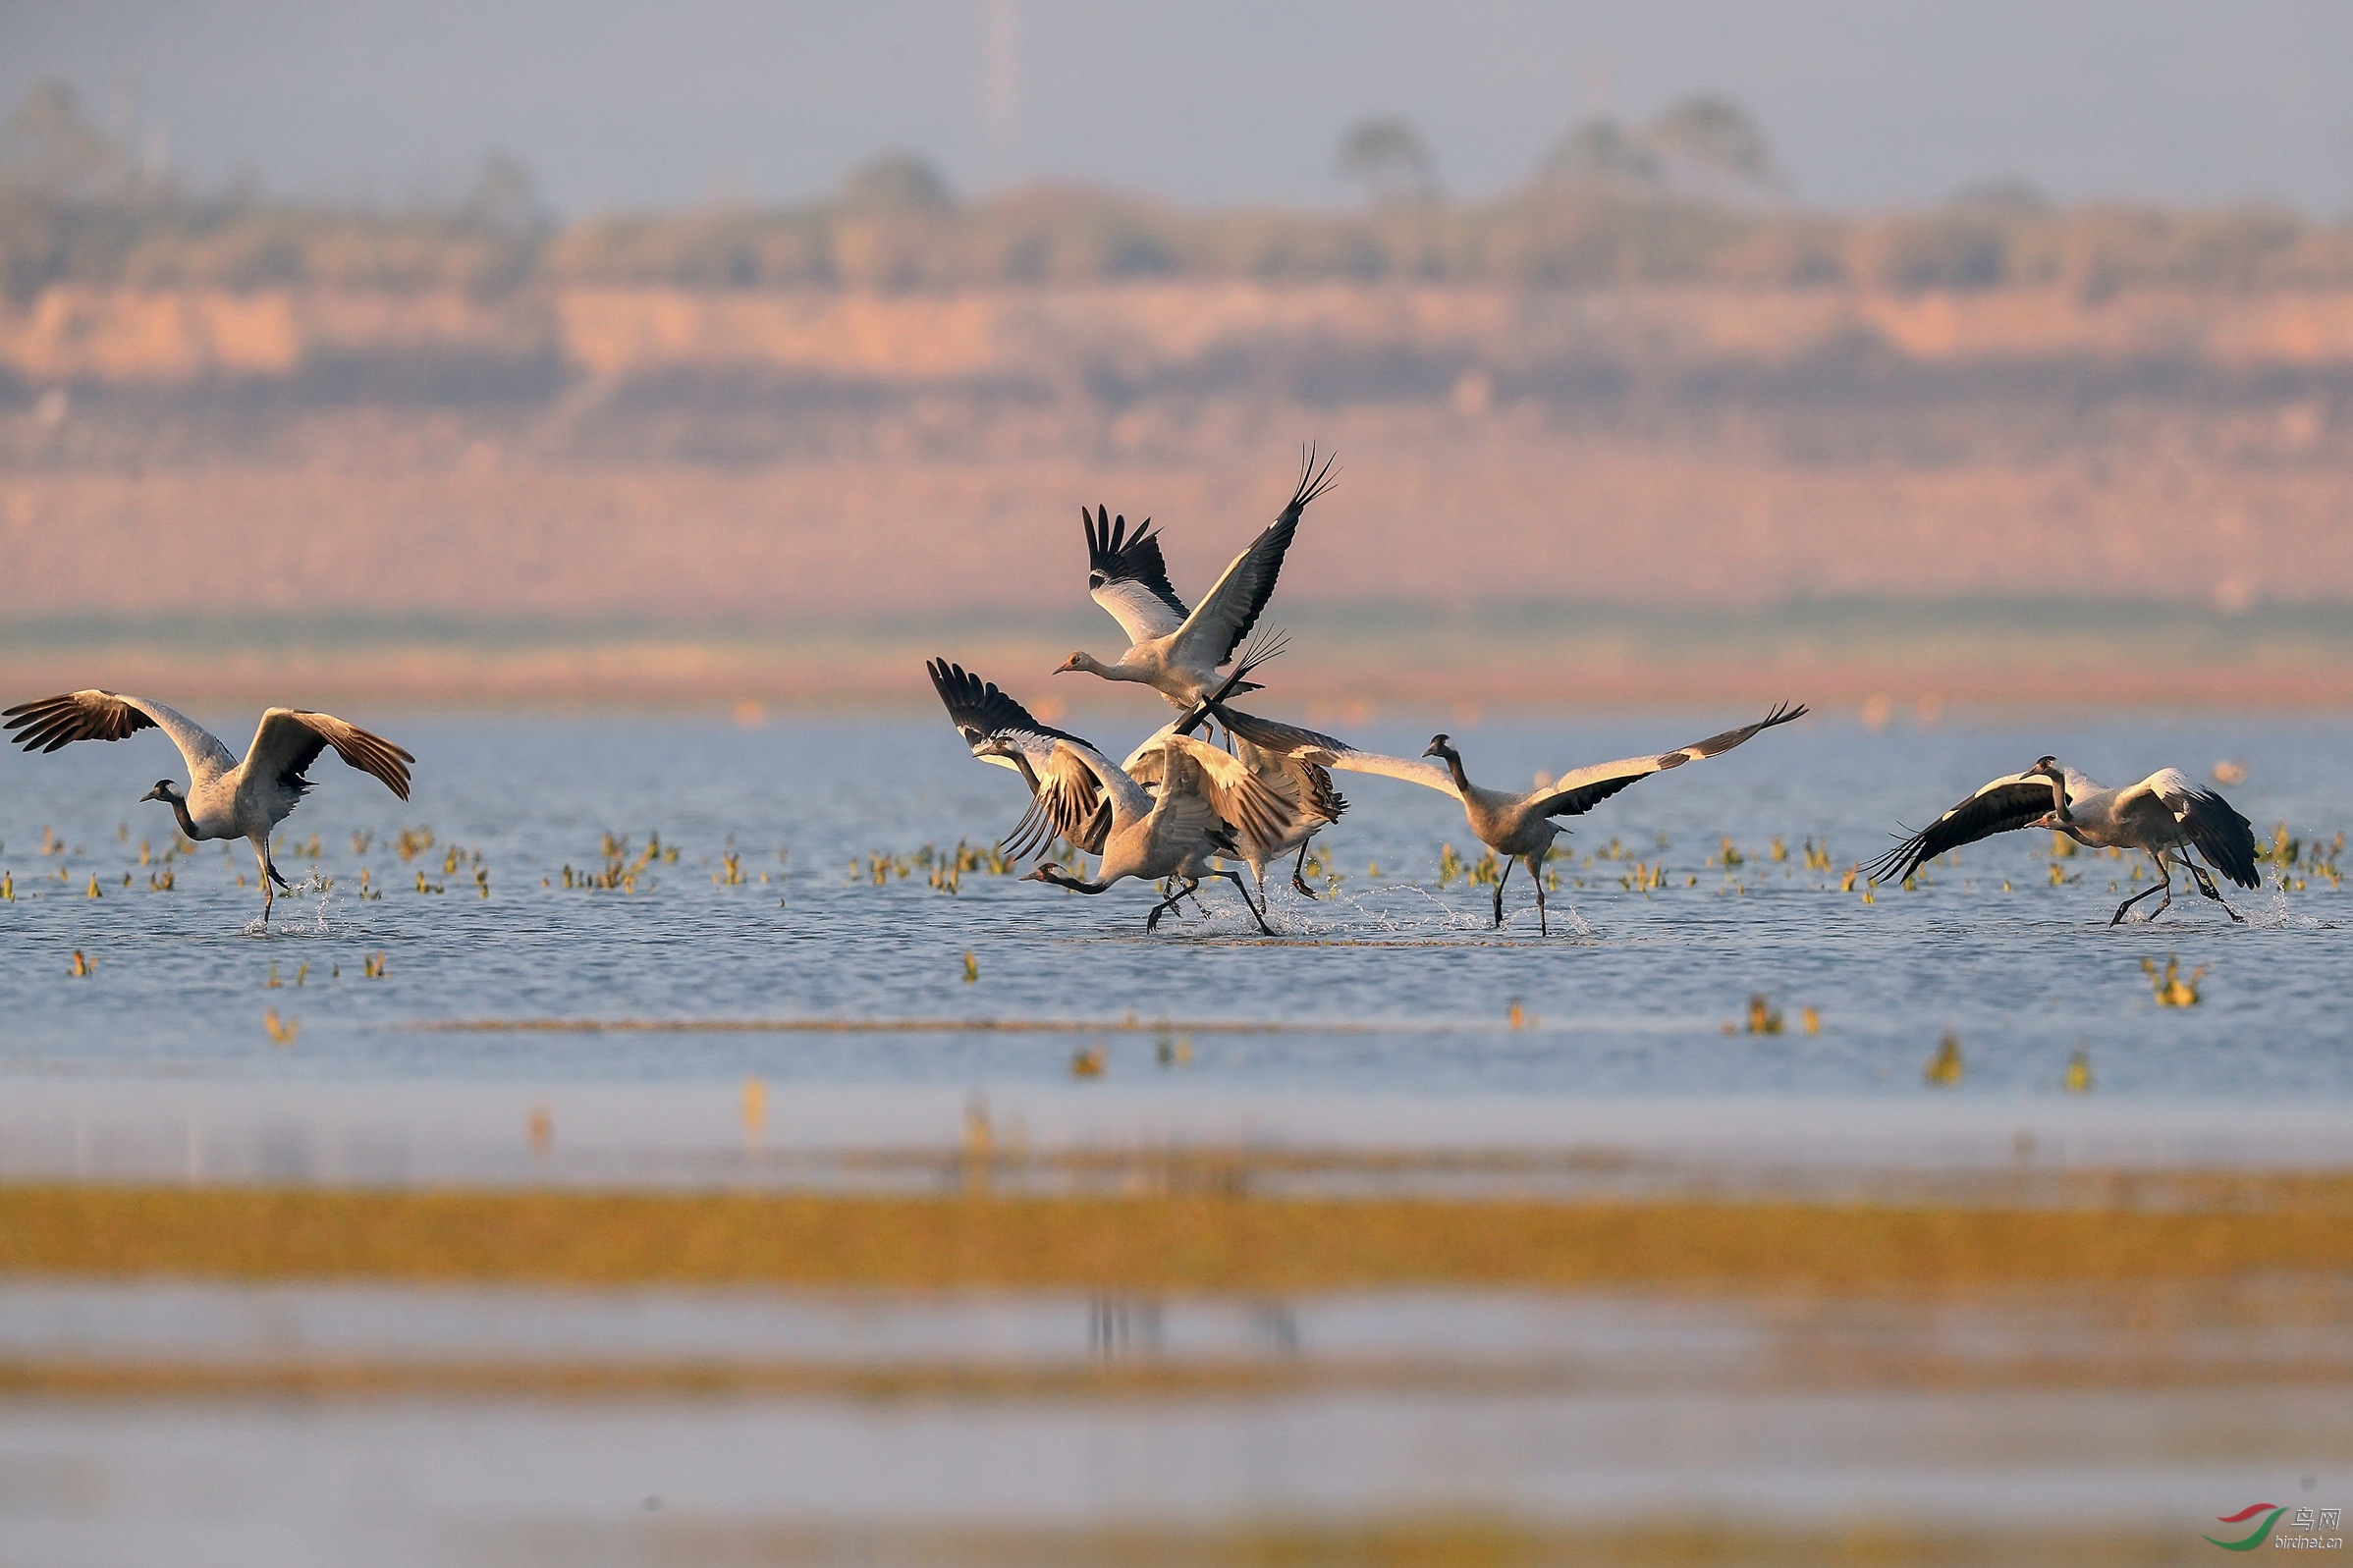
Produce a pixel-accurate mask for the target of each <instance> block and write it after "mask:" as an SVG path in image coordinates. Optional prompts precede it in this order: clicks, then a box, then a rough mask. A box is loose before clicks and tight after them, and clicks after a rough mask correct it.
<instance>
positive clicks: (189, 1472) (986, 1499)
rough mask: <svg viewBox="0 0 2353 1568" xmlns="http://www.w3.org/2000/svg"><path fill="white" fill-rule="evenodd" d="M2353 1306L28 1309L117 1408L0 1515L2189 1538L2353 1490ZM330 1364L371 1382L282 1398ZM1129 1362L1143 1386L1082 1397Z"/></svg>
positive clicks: (583, 1526) (5, 1501) (466, 1551)
mask: <svg viewBox="0 0 2353 1568" xmlns="http://www.w3.org/2000/svg"><path fill="white" fill-rule="evenodd" d="M2127 1295H2129V1296H2130V1299H2125V1298H2126V1296H2127ZM2347 1306H2348V1303H2347V1301H2346V1300H2345V1298H2344V1289H2343V1286H2342V1282H2341V1281H2339V1282H2337V1283H2335V1284H2334V1285H2325V1286H2313V1285H2302V1286H2293V1287H2289V1286H2277V1285H2272V1286H2267V1285H2264V1284H2261V1283H2246V1282H2240V1283H2219V1284H2208V1285H2204V1286H2200V1287H2195V1288H2171V1289H2165V1288H2161V1289H2157V1290H2154V1291H2147V1290H2144V1291H2137V1292H2131V1293H2119V1292H2114V1291H2106V1290H2097V1289H2094V1290H2086V1289H2080V1288H2077V1289H2054V1288H2039V1289H2012V1290H2010V1291H2008V1292H2006V1293H2003V1294H2000V1295H1997V1296H1995V1297H1992V1298H1989V1299H1986V1300H1982V1301H1978V1302H1975V1303H1952V1302H1947V1303H1943V1304H1941V1305H1936V1306H1924V1305H1923V1304H1920V1303H1913V1302H1905V1301H1899V1300H1881V1301H1845V1302H1840V1301H1824V1300H1820V1299H1811V1298H1805V1297H1799V1298H1787V1299H1783V1298H1773V1297H1767V1298H1763V1299H1758V1300H1745V1301H1726V1300H1690V1299H1677V1298H1648V1297H1641V1296H1621V1295H1611V1294H1597V1295H1588V1296H1547V1295H1544V1294H1541V1293H1513V1292H1502V1293H1481V1292H1458V1291H1410V1292H1372V1293H1355V1294H1341V1295H1337V1296H1312V1295H1311V1296H1306V1297H1300V1298H1293V1299H1288V1300H1284V1301H1276V1302H1269V1301H1257V1302H1251V1301H1231V1300H1220V1299H1215V1298H1211V1299H1195V1298H1154V1297H1105V1296H1097V1297H1093V1298H1080V1297H1074V1296H1061V1295H1050V1296H1042V1297H1025V1296H1012V1297H1007V1296H980V1297H945V1298H930V1297H905V1296H874V1295H863V1296H857V1295H853V1296H823V1295H807V1294H794V1293H782V1294H778V1293H762V1292H716V1293H696V1292H680V1291H641V1292H583V1293H563V1292H553V1291H533V1290H509V1289H475V1288H467V1289H456V1290H452V1289H431V1288H428V1289H418V1288H413V1287H385V1286H288V1285H271V1286H257V1287H255V1286H218V1285H211V1286H206V1285H174V1286H167V1287H138V1286H103V1285H87V1284H48V1285H33V1284H25V1283H20V1284H17V1285H12V1286H10V1287H7V1288H6V1289H0V1358H5V1361H6V1363H7V1364H8V1365H10V1366H11V1367H13V1368H16V1369H19V1370H18V1372H17V1374H16V1376H17V1377H19V1378H20V1379H26V1380H28V1381H30V1382H31V1383H32V1384H33V1385H34V1386H39V1385H40V1379H42V1378H43V1377H44V1376H47V1377H51V1378H60V1377H62V1378H67V1379H71V1378H73V1377H76V1376H81V1377H84V1378H86V1377H87V1376H88V1373H87V1371H86V1369H89V1368H93V1367H96V1368H106V1367H113V1368H115V1369H117V1370H118V1371H120V1372H122V1373H123V1374H124V1375H125V1377H126V1379H127V1380H126V1381H124V1382H122V1383H121V1384H120V1385H119V1392H118V1394H117V1396H116V1397H114V1398H112V1399H109V1400H106V1401H102V1402H88V1401H83V1402H71V1401H64V1402H61V1401H57V1400H54V1399H42V1400H36V1401H30V1402H26V1401H20V1402H18V1403H17V1404H16V1405H15V1406H14V1407H13V1408H12V1409H11V1412H10V1419H9V1420H8V1421H7V1422H5V1423H0V1510H4V1511H5V1518H6V1519H7V1522H8V1525H9V1533H10V1539H11V1541H12V1543H13V1546H14V1548H15V1549H16V1550H17V1551H18V1552H19V1553H20V1554H21V1560H27V1561H81V1560H96V1559H110V1560H111V1559H121V1560H159V1558H158V1554H159V1553H161V1554H163V1555H166V1556H169V1557H171V1558H172V1559H173V1560H224V1561H226V1560H237V1561H241V1562H245V1563H248V1564H255V1565H265V1564H276V1563H312V1562H320V1561H371V1562H373V1561H382V1562H411V1561H415V1562H422V1561H460V1562H520V1561H534V1560H546V1559H547V1558H548V1557H551V1556H552V1557H555V1558H558V1559H560V1560H581V1558H582V1553H581V1551H580V1550H579V1548H578V1547H577V1546H576V1545H575V1546H572V1547H564V1546H561V1545H559V1544H558V1543H560V1542H563V1541H569V1540H571V1539H572V1535H573V1533H575V1532H577V1531H582V1530H596V1529H607V1530H609V1529H611V1528H614V1527H618V1526H629V1527H631V1528H635V1527H637V1526H640V1525H644V1524H646V1523H647V1518H646V1516H647V1515H648V1514H651V1513H655V1512H659V1513H660V1514H661V1515H662V1516H663V1517H662V1521H661V1523H662V1525H663V1528H664V1529H665V1530H667V1531H669V1532H671V1533H672V1536H671V1538H670V1539H668V1540H667V1542H666V1543H664V1542H661V1541H651V1540H646V1541H637V1542H635V1549H634V1550H632V1551H631V1553H630V1554H629V1555H630V1560H649V1559H650V1560H673V1561H680V1562H700V1561H737V1560H751V1561H762V1560H800V1558H799V1557H798V1556H797V1555H796V1554H795V1552H794V1551H788V1550H786V1546H787V1545H788V1544H789V1542H780V1541H774V1540H770V1541H768V1544H767V1546H766V1548H764V1549H758V1550H755V1549H752V1544H751V1543H756V1541H760V1540H766V1539H767V1537H768V1535H769V1534H771V1533H780V1532H781V1533H785V1534H788V1535H789V1534H790V1533H791V1532H794V1531H819V1532H822V1531H841V1530H848V1531H852V1532H866V1533H869V1534H871V1533H872V1532H875V1531H883V1532H885V1533H888V1532H892V1531H926V1530H947V1531H950V1532H952V1533H954V1532H974V1531H979V1532H986V1531H988V1530H992V1529H1020V1530H1043V1531H1048V1532H1054V1531H1062V1532H1068V1531H1086V1530H1090V1529H1100V1528H1112V1527H1124V1528H1130V1529H1135V1528H1141V1529H1148V1530H1149V1529H1161V1530H1194V1531H1198V1530H1205V1529H1207V1530H1216V1529H1228V1528H1240V1527H1248V1526H1252V1525H1266V1524H1276V1525H1282V1524H1286V1523H1289V1522H1295V1521H1299V1520H1333V1519H1341V1518H1344V1519H1348V1520H1352V1521H1355V1522H1356V1523H1355V1525H1353V1526H1352V1527H1351V1528H1355V1529H1361V1528H1366V1527H1368V1526H1378V1525H1380V1524H1381V1523H1382V1522H1384V1521H1395V1520H1399V1519H1404V1520H1411V1519H1414V1518H1417V1517H1428V1516H1433V1515H1439V1516H1450V1517H1457V1518H1460V1517H1486V1518H1493V1519H1497V1520H1502V1521H1510V1522H1515V1523H1516V1524H1517V1525H1519V1526H1521V1527H1526V1528H1539V1529H1541V1528H1547V1527H1550V1526H1554V1525H1560V1524H1566V1523H1570V1522H1573V1523H1574V1524H1575V1526H1576V1527H1577V1528H1579V1529H1585V1530H1595V1529H1609V1528H1612V1527H1613V1526H1618V1525H1623V1524H1626V1523H1628V1522H1634V1523H1642V1522H1646V1521H1647V1522H1653V1523H1658V1522H1665V1523H1669V1524H1671V1523H1674V1522H1678V1521H1680V1522H1685V1523H1688V1522H1689V1521H1692V1520H1695V1519H1699V1520H1710V1521H1715V1522H1717V1523H1718V1524H1719V1525H1721V1526H1723V1527H1724V1528H1726V1529H1730V1530H1733V1531H1735V1532H1736V1531H1738V1530H1759V1529H1765V1530H1770V1529H1773V1528H1786V1527H1792V1526H1810V1527H1813V1528H1823V1527H1825V1526H1828V1527H1833V1528H1845V1527H1851V1526H1854V1525H1858V1524H1861V1525H1871V1526H1875V1527H1878V1528H1898V1529H1900V1530H1908V1531H1914V1532H1921V1531H1932V1532H1933V1531H1935V1530H1937V1529H1949V1528H1964V1529H1973V1530H1986V1529H1989V1528H1991V1529H1995V1530H1999V1531H2008V1532H2013V1533H2015V1532H2020V1531H2027V1532H2032V1531H2035V1530H2039V1529H2047V1528H2052V1527H2065V1528H2069V1529H2076V1530H2083V1529H2100V1530H2105V1531H2110V1532H2122V1533H2123V1534H2124V1535H2126V1536H2128V1537H2130V1538H2131V1539H2133V1540H2134V1541H2142V1540H2144V1539H2146V1538H2150V1537H2151V1536H2153V1535H2155V1536H2156V1537H2157V1538H2158V1539H2164V1537H2165V1532H2167V1531H2169V1530H2174V1529H2180V1528H2189V1527H2194V1526H2195V1525H2197V1524H2199V1523H2202V1522H2204V1521H2203V1519H2202V1518H2201V1515H2202V1514H2203V1515H2212V1514H2214V1513H2216V1512H2220V1511H2226V1508H2227V1506H2235V1505H2236V1501H2235V1500H2236V1499H2238V1498H2239V1497H2240V1494H2241V1493H2244V1494H2245V1496H2248V1497H2253V1496H2259V1495H2261V1496H2268V1495H2270V1494H2271V1492H2272V1491H2283V1492H2284V1491H2287V1490H2290V1489H2292V1488H2293V1487H2295V1485H2296V1483H2295V1482H2294V1480H2293V1479H2291V1478H2293V1477H2294V1476H2296V1475H2297V1474H2299V1473H2304V1472H2314V1471H2319V1472H2322V1473H2326V1475H2327V1476H2328V1477H2329V1479H2330V1482H2331V1486H2332V1487H2333V1486H2334V1485H2335V1479H2336V1478H2337V1477H2340V1476H2343V1475H2344V1474H2346V1473H2347V1470H2348V1465H2349V1463H2353V1401H2347V1400H2346V1399H2344V1398H2343V1397H2342V1392H2343V1387H2344V1384H2345V1382H2346V1380H2347V1378H2348V1375H2353V1337H2349V1330H2348V1327H2347V1325H2348V1324H2349V1323H2353V1315H2349V1314H2348V1313H2347V1312H2346V1310H2345V1309H2346V1307H2347ZM471 1366H483V1367H497V1368H500V1369H502V1370H503V1374H504V1376H505V1377H506V1379H507V1380H506V1381H505V1382H504V1383H497V1384H487V1385H483V1386H480V1387H472V1386H469V1385H468V1384H467V1383H466V1381H465V1379H466V1377H467V1374H466V1372H465V1369H466V1368H467V1367H471ZM178 1368H194V1369H198V1370H199V1373H200V1374H201V1375H202V1376H208V1377H209V1378H211V1379H212V1381H211V1382H210V1383H209V1384H208V1385H207V1386H209V1387H210V1388H211V1389H212V1390H213V1392H212V1394H211V1395H210V1396H208V1397H203V1398H195V1399H191V1398H190V1397H189V1395H188V1392H187V1390H186V1388H185V1387H184V1386H182V1385H181V1384H179V1383H175V1382H174V1381H173V1379H174V1377H175V1376H185V1375H178V1374H175V1372H174V1369H178ZM304 1368H309V1369H313V1370H314V1372H315V1373H316V1374H317V1375H318V1376H320V1377H322V1378H324V1379H326V1380H325V1381H324V1382H323V1383H321V1384H320V1385H319V1388H320V1389H324V1390H331V1389H333V1388H334V1387H336V1386H337V1382H336V1380H335V1379H337V1378H339V1377H340V1378H343V1379H351V1378H353V1377H355V1376H356V1375H357V1370H360V1369H369V1368H372V1369H374V1376H375V1378H376V1381H375V1382H374V1383H372V1384H370V1385H368V1386H370V1387H371V1388H372V1389H373V1391H372V1392H364V1393H361V1394H359V1395H357V1396H356V1397H349V1398H344V1399H332V1398H330V1399H326V1400H324V1401H322V1400H320V1399H319V1398H318V1397H317V1392H316V1391H313V1392H312V1393H310V1394H308V1395H305V1396H303V1397H301V1398H289V1397H287V1395H286V1393H285V1391H284V1390H285V1388H286V1386H287V1384H286V1383H285V1381H284V1379H285V1378H286V1377H287V1376H289V1375H290V1373H300V1372H301V1369H304ZM534 1368H537V1369H540V1372H539V1373H538V1374H536V1375H534V1374H533V1373H532V1369H534ZM959 1369H960V1370H961V1372H962V1374H963V1375H964V1376H963V1379H962V1380H961V1381H958V1380H957V1379H956V1374H957V1373H958V1370H959ZM1091 1369H1099V1370H1091ZM1123 1369H1137V1370H1143V1371H1147V1372H1151V1373H1153V1374H1154V1377H1155V1379H1156V1380H1150V1381H1144V1382H1136V1381H1133V1380H1132V1379H1131V1380H1128V1381H1124V1382H1118V1383H1106V1384H1103V1385H1102V1386H1101V1387H1100V1388H1098V1389H1096V1390H1095V1391H1096V1392H1098V1393H1099V1394H1101V1395H1104V1397H1094V1398H1088V1397H1081V1396H1082V1395H1084V1394H1086V1393H1087V1392H1088V1391H1089V1386H1090V1385H1089V1384H1088V1382H1087V1381H1086V1380H1085V1379H1088V1378H1117V1377H1120V1376H1122V1370H1123ZM992 1371H993V1372H994V1373H995V1374H996V1375H997V1377H996V1380H994V1381H992V1380H990V1377H989V1375H990V1374H991V1372H992ZM248 1376H249V1377H251V1378H252V1379H254V1381H253V1383H252V1385H251V1391H250V1392H249V1393H247V1394H246V1395H244V1396H242V1397H241V1396H239V1394H238V1388H239V1386H240V1384H239V1382H238V1379H240V1378H241V1377H248ZM533 1376H537V1377H538V1378H539V1379H540V1384H541V1386H540V1387H539V1391H537V1392H531V1391H529V1390H530V1389H531V1387H532V1386H533V1385H532V1383H531V1381H530V1379H531V1378H532V1377H533ZM1041 1376H1043V1377H1053V1378H1058V1379H1061V1380H1058V1381H1053V1382H1050V1383H1035V1382H1024V1381H1023V1380H1022V1379H1023V1378H1024V1377H1029V1378H1033V1379H1034V1378H1036V1377H1041ZM519 1378H520V1383H519V1382H518V1380H517V1379H519ZM142 1379H144V1380H143V1381H142ZM1070 1379H1077V1380H1070ZM1203 1379H1208V1380H1207V1381H1204V1380H1203ZM780 1383H781V1384H782V1385H783V1386H784V1387H786V1388H790V1389H792V1390H793V1391H792V1392H790V1393H783V1392H779V1391H778V1390H779V1386H780ZM2054 1384H2055V1386H2054ZM142 1389H144V1390H145V1392H144V1393H143V1395H142V1392H141V1390H142ZM600 1389H601V1390H603V1391H605V1392H606V1393H607V1394H608V1395H609V1397H605V1398H601V1399H599V1398H593V1397H584V1396H590V1395H594V1394H596V1393H597V1392H598V1391H599V1390H600ZM2332 1494H2333V1493H2332ZM2210 1498H2212V1499H2220V1501H2219V1502H2216V1503H2213V1504H2211V1505H2210V1504H2209V1503H2208V1501H2207V1500H2208V1499H2210ZM355 1532H356V1533H358V1535H355V1534H354V1533H355ZM714 1533H716V1534H715V1535H714ZM730 1533H748V1534H747V1535H739V1536H731V1534H730ZM360 1536H364V1538H365V1539H366V1541H367V1542H368V1549H367V1550H366V1551H363V1552H355V1551H354V1550H352V1549H351V1547H350V1544H349V1543H350V1542H351V1541H355V1540H357V1539H359V1537H360ZM2186 1539H2190V1540H2192V1541H2193V1543H2194V1536H2193V1537H2190V1538H2186ZM613 1544H614V1543H613V1541H611V1540H607V1541H604V1542H603V1544H602V1546H601V1547H600V1548H599V1549H602V1550H610V1549H612V1547H613ZM905 1544H906V1543H905V1542H901V1545H902V1546H904V1545H905ZM933 1545H934V1547H935V1548H937V1547H938V1546H939V1543H938V1542H934V1543H933ZM868 1546H869V1548H870V1549H871V1550H872V1551H873V1552H874V1553H876V1554H877V1555H869V1556H867V1557H866V1559H865V1560H885V1561H888V1560H897V1555H896V1553H895V1552H894V1551H893V1550H892V1549H891V1548H890V1542H889V1541H868ZM657 1547H659V1548H660V1549H659V1550H657V1549H656V1548H657ZM191 1553H193V1556H191ZM962 1555H964V1554H963V1553H961V1552H959V1551H957V1550H954V1549H942V1550H939V1551H938V1553H937V1556H936V1557H934V1558H933V1559H932V1560H958V1558H959V1557H960V1556H962ZM2030 1555H2031V1554H2030ZM2161 1555H2169V1554H2166V1553H2161ZM587 1560H597V1558H596V1557H595V1555H594V1553H593V1552H591V1553H590V1554H589V1556H588V1558H587ZM1088 1560H1094V1559H1093V1558H1092V1557H1090V1558H1089V1559H1088ZM1102 1560H1107V1561H1119V1560H1122V1557H1121V1555H1120V1554H1119V1553H1117V1552H1111V1553H1109V1554H1108V1555H1105V1556H1103V1557H1102ZM1678 1560H1686V1561H1687V1560H1691V1559H1690V1558H1688V1557H1684V1558H1681V1559H1678ZM1891 1560H1902V1559H1901V1558H1900V1557H1896V1558H1893V1559H1891Z"/></svg>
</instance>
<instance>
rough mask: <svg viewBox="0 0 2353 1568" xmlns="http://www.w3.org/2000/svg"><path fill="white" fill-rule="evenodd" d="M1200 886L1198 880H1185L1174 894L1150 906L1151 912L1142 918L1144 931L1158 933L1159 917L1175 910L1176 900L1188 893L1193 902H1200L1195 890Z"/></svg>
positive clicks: (1188, 878)
mask: <svg viewBox="0 0 2353 1568" xmlns="http://www.w3.org/2000/svg"><path fill="white" fill-rule="evenodd" d="M1171 880H1174V879H1171ZM1200 886H1201V881H1200V879H1199V878H1197V877H1187V878H1185V879H1184V886H1183V887H1181V888H1179V889H1177V891H1176V892H1173V893H1171V894H1169V895H1168V896H1167V897H1166V898H1163V899H1162V900H1161V901H1160V902H1158V903H1156V904H1154V905H1153V906H1152V912H1151V913H1150V914H1148V915H1146V916H1144V929H1145V930H1146V931H1158V930H1159V929H1160V917H1161V916H1162V915H1165V914H1167V913H1168V912H1169V911H1170V910H1172V909H1174V908H1176V907H1177V899H1179V898H1181V897H1183V896H1184V895H1185V894H1186V893H1188V892H1189V893H1192V894H1193V902H1195V903H1199V902H1200V901H1201V895H1200V893H1199V892H1198V891H1197V890H1198V889H1199V888H1200Z"/></svg>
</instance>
